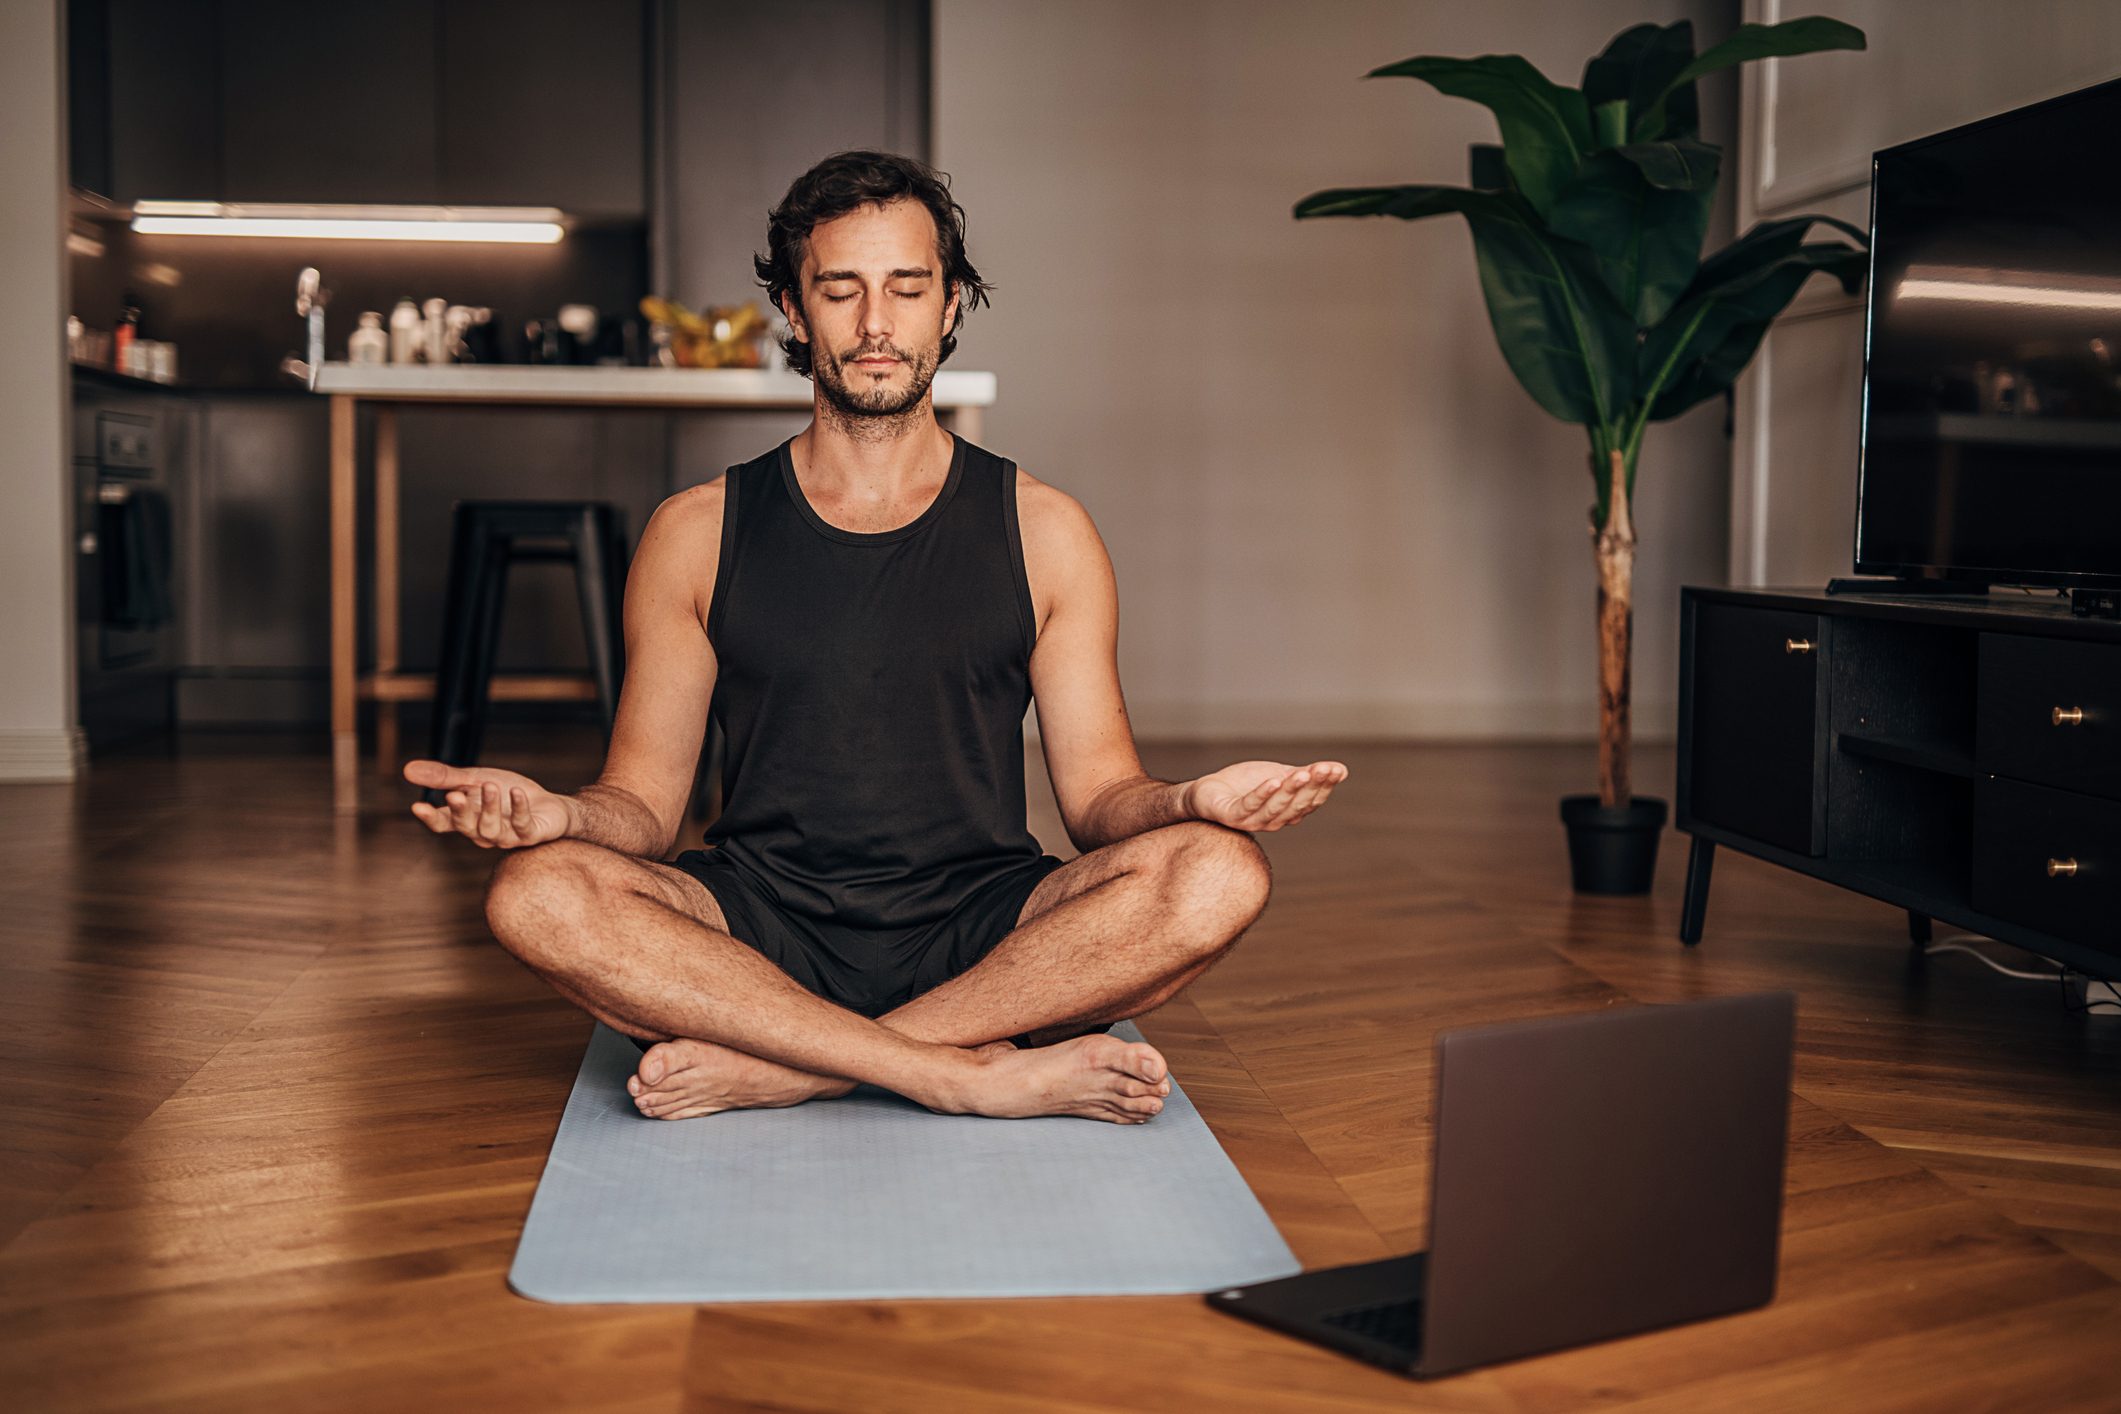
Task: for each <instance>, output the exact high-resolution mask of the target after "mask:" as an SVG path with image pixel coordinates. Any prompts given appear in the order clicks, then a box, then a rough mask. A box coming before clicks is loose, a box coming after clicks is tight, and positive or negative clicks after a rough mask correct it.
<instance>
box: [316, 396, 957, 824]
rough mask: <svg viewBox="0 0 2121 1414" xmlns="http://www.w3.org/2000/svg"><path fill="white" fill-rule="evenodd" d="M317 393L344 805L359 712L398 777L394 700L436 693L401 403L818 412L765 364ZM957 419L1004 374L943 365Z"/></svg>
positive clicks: (501, 677)
mask: <svg viewBox="0 0 2121 1414" xmlns="http://www.w3.org/2000/svg"><path fill="white" fill-rule="evenodd" d="M314 391H315V392H316V393H317V394H320V395H322V396H325V397H328V398H329V399H330V400H331V735H332V799H333V802H334V804H335V805H336V806H337V808H338V809H340V810H354V809H357V808H358V806H359V803H360V736H359V731H358V721H359V718H358V711H359V707H360V703H361V702H362V701H363V700H364V699H365V700H370V701H373V702H375V703H376V704H377V705H378V707H379V708H380V709H381V710H380V711H379V712H378V713H377V716H376V754H377V757H378V759H379V762H380V764H381V766H382V767H383V769H384V771H385V772H386V773H387V774H390V775H392V776H395V775H396V772H397V767H398V761H397V741H398V722H397V714H396V711H395V709H394V704H396V703H399V702H406V701H415V700H420V699H424V698H428V697H431V696H432V695H433V692H434V680H433V677H432V675H431V674H426V673H406V672H400V671H399V670H398V653H399V642H398V410H399V409H400V408H402V407H408V406H436V405H449V406H471V407H478V406H486V407H506V406H515V407H522V406H526V405H530V406H538V407H589V408H628V407H630V408H640V409H644V410H649V411H653V410H657V409H661V410H664V411H692V412H753V411H760V410H780V411H790V412H798V411H808V410H809V409H810V407H811V406H812V404H813V390H812V386H811V383H810V380H809V379H807V378H805V377H803V376H802V375H801V374H797V373H789V372H786V371H783V370H769V369H762V368H622V367H604V366H582V365H554V364H505V363H490V364H451V365H447V366H443V367H429V366H425V365H417V364H416V365H412V366H409V367H408V366H406V365H403V364H350V363H326V364H325V365H324V366H323V367H322V368H320V369H318V370H317V383H316V387H315V389H314ZM931 396H932V398H933V400H934V404H935V408H936V411H937V412H938V413H939V414H940V415H941V420H942V423H943V425H944V426H945V427H947V428H949V429H950V430H951V431H953V432H955V433H956V434H957V435H958V436H960V437H963V438H964V439H965V440H967V441H970V442H977V441H978V440H979V439H980V414H981V413H982V411H983V410H984V409H986V408H987V407H988V406H990V405H991V404H992V403H993V402H994V397H995V378H994V375H993V374H992V373H979V372H963V373H960V372H955V371H952V372H939V373H937V374H936V375H935V382H934V384H933V386H932V389H931ZM363 404H367V405H368V406H369V408H370V411H371V414H372V417H373V428H372V430H373V437H372V438H371V439H370V440H371V444H372V446H373V448H374V453H373V459H374V464H375V517H376V524H375V546H374V556H375V561H374V564H375V577H374V585H375V591H374V592H375V604H374V612H375V616H376V617H375V659H376V661H375V668H374V671H372V672H369V673H365V674H364V673H361V672H359V671H358V666H357V664H356V661H355V656H354V645H355V630H356V627H357V623H356V620H357V615H358V613H359V605H358V604H357V603H356V602H355V599H356V593H355V585H356V570H357V565H356V563H355V557H356V545H357V544H358V531H359V528H360V527H359V514H360V513H359V508H358V506H357V504H356V498H355V487H356V485H357V473H358V471H359V464H358V456H359V451H358V448H359V442H360V439H359V437H358V436H357V435H356V434H357V432H358V429H359V413H360V409H361V406H362V405H363ZM491 695H492V697H493V698H494V699H495V700H496V701H499V700H504V699H505V700H514V701H524V700H539V701H546V700H558V701H593V700H595V696H596V690H595V686H594V684H593V683H592V682H591V681H590V680H589V679H587V678H578V677H572V676H564V677H561V676H511V675H506V674H498V675H496V676H495V677H494V679H493V683H492V687H491Z"/></svg>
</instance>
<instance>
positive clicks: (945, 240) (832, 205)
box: [751, 149, 991, 378]
mask: <svg viewBox="0 0 2121 1414" xmlns="http://www.w3.org/2000/svg"><path fill="white" fill-rule="evenodd" d="M903 197H911V198H913V199H914V200H916V201H918V202H920V203H921V204H922V205H923V206H925V207H927V208H928V214H929V215H931V216H933V217H934V218H935V231H936V244H937V245H938V246H939V247H940V249H939V250H938V251H937V252H936V254H937V256H938V258H939V259H940V261H941V263H942V278H943V282H944V283H943V290H944V295H943V298H944V299H945V301H947V300H948V299H949V291H951V290H952V289H955V290H956V291H957V317H956V318H955V319H953V320H952V321H951V323H950V327H949V328H948V329H946V330H944V331H943V347H942V356H941V357H940V358H939V359H937V364H938V366H940V365H941V364H944V363H947V362H949V361H950V354H951V351H952V350H954V349H956V347H957V330H958V326H959V325H961V324H963V323H964V322H965V311H966V310H968V309H973V308H976V307H977V306H979V305H982V304H985V303H987V292H988V290H989V289H990V288H991V286H989V285H988V284H987V283H986V282H985V281H984V280H982V279H980V277H979V271H977V270H975V269H973V268H972V262H971V261H970V260H967V259H966V258H965V209H964V208H963V207H962V206H959V205H958V204H957V202H956V201H955V200H953V199H952V197H951V195H950V185H949V180H948V179H947V178H946V177H944V176H943V175H942V174H940V173H938V172H937V171H936V170H935V169H934V168H932V167H930V166H929V165H928V164H927V163H925V162H922V161H920V160H919V159H917V158H912V157H904V156H901V155H899V154H898V153H895V152H875V151H871V150H868V149H857V150H854V151H850V152H835V153H833V154H832V155H831V156H830V157H827V158H825V159H824V160H823V161H821V162H819V163H818V164H817V165H816V166H814V167H812V168H811V169H810V170H809V171H807V172H805V173H803V175H802V176H800V177H797V178H796V179H795V182H794V184H793V185H792V186H790V187H789V188H788V194H787V195H786V196H784V197H782V198H781V204H780V205H778V206H776V207H774V208H773V210H772V212H771V213H769V215H768V216H767V226H766V253H765V254H764V255H754V256H753V257H752V258H751V264H752V268H753V270H755V271H756V272H757V274H758V278H759V283H760V284H761V285H764V286H765V287H766V298H767V299H768V300H770V301H772V303H773V307H774V309H775V310H776V311H778V310H779V309H780V307H781V295H782V294H783V293H786V294H787V295H788V296H789V298H790V299H791V301H792V302H793V303H794V305H795V307H796V308H797V309H802V308H803V291H802V284H801V278H802V270H803V246H804V244H805V243H806V242H807V241H808V240H809V239H810V233H811V231H813V230H815V229H816V228H817V225H818V223H819V222H821V221H830V220H832V219H833V218H834V217H836V216H844V215H846V214H847V213H848V212H850V211H854V210H858V209H859V208H861V207H864V206H867V205H870V204H871V203H878V204H881V203H883V202H887V201H897V200H899V199H901V198H903ZM781 349H782V351H783V352H784V353H786V354H787V355H788V366H789V367H790V368H792V369H794V370H795V371H796V372H797V373H800V374H802V375H803V376H804V377H806V378H807V377H809V376H810V345H808V344H806V343H804V342H803V341H802V340H800V339H798V338H796V336H795V330H794V329H793V328H791V329H790V330H789V331H788V333H787V335H786V337H784V338H783V339H782V340H781Z"/></svg>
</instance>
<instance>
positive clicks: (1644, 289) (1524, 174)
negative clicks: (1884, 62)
mask: <svg viewBox="0 0 2121 1414" xmlns="http://www.w3.org/2000/svg"><path fill="white" fill-rule="evenodd" d="M1863 47H1864V38H1863V31H1861V30H1859V29H1857V28H1855V27H1854V26H1853V25H1847V24H1843V23H1842V22H1841V21H1839V20H1833V19H1827V18H1824V17H1822V16H1809V17H1806V18H1803V19H1794V20H1786V21H1784V22H1783V23H1781V24H1775V25H1759V24H1743V25H1740V26H1739V27H1738V29H1737V30H1736V32H1735V33H1733V34H1732V35H1731V37H1730V38H1729V39H1727V40H1725V41H1724V42H1723V43H1721V44H1718V45H1715V46H1714V47H1712V48H1711V49H1709V50H1708V52H1707V53H1704V54H1702V55H1700V56H1699V57H1696V55H1695V53H1694V31H1693V26H1692V25H1691V24H1690V23H1689V22H1688V21H1685V20H1681V21H1679V22H1678V23H1676V24H1671V25H1664V26H1658V25H1654V24H1641V25H1636V26H1634V27H1633V28H1631V29H1627V30H1623V31H1622V32H1621V33H1620V34H1618V35H1616V36H1615V37H1614V39H1613V41H1612V42H1611V43H1610V44H1608V45H1607V46H1606V48H1605V51H1604V52H1603V53H1601V54H1600V55H1598V57H1596V58H1595V59H1592V60H1591V61H1590V62H1589V63H1588V64H1586V65H1585V66H1584V71H1583V84H1582V87H1580V88H1564V87H1563V86H1561V85H1560V84H1557V83H1554V82H1552V81H1551V80H1549V79H1548V78H1547V77H1546V76H1545V75H1544V74H1542V73H1540V71H1539V70H1538V69H1537V68H1535V67H1533V65H1532V64H1530V63H1529V62H1527V61H1526V60H1525V59H1523V58H1522V57H1520V56H1518V55H1515V54H1486V55H1482V56H1480V57H1479V58H1474V59H1451V58H1440V57H1433V56H1426V57H1421V58H1414V59H1406V60H1402V61H1401V62H1399V63H1397V64H1387V65H1385V66H1384V67H1383V68H1379V69H1373V70H1371V71H1370V73H1369V74H1367V75H1365V77H1367V78H1381V77H1404V78H1416V79H1421V80H1422V81H1423V82H1425V83H1428V84H1429V85H1431V86H1432V87H1434V88H1436V89H1437V90H1438V91H1440V92H1442V93H1446V94H1449V95H1451V96H1453V97H1457V98H1469V99H1472V100H1473V101H1474V102H1476V103H1480V104H1483V105H1484V106H1486V107H1487V108H1489V109H1490V110H1492V111H1493V112H1494V114H1495V118H1496V122H1497V125H1498V127H1499V128H1500V130H1501V137H1502V142H1501V143H1500V144H1499V145H1498V144H1490V143H1476V144H1474V146H1473V149H1472V164H1471V172H1470V177H1469V183H1470V184H1469V185H1468V186H1464V187H1448V186H1390V187H1339V188H1334V189H1332V190H1329V191H1321V192H1316V193H1314V194H1312V195H1310V196H1307V197H1305V198H1304V199H1303V200H1302V201H1299V202H1297V203H1296V207H1295V214H1296V216H1297V217H1298V218H1299V219H1301V218H1307V217H1314V216H1397V217H1400V218H1401V219H1403V220H1409V221H1412V220H1419V219H1420V218H1422V217H1424V216H1434V215H1438V214H1440V213H1444V212H1457V213H1458V214H1459V215H1461V216H1464V217H1465V218H1466V224H1467V225H1468V226H1469V227H1470V228H1471V230H1472V235H1473V251H1474V255H1475V257H1476V259H1477V262H1478V265H1479V270H1480V286H1481V291H1482V293H1483V295H1484V296H1485V297H1486V300H1487V307H1488V318H1489V321H1490V322H1491V323H1492V324H1493V326H1494V329H1495V337H1496V340H1497V342H1498V343H1499V344H1500V345H1501V346H1502V355H1503V358H1504V360H1505V361H1507V362H1508V364H1509V366H1510V369H1511V371H1512V372H1513V373H1515V374H1516V375H1517V381H1518V382H1519V383H1521V384H1523V385H1524V389H1525V391H1526V392H1528V393H1530V394H1531V395H1532V398H1533V400H1534V401H1535V402H1537V403H1538V404H1539V405H1540V406H1541V407H1542V408H1544V409H1546V410H1547V412H1549V413H1551V414H1552V415H1553V416H1555V417H1557V418H1560V419H1561V420H1562V421H1564V422H1568V423H1573V424H1576V425H1578V426H1581V427H1582V428H1583V429H1584V430H1585V432H1586V433H1587V434H1588V435H1589V438H1590V470H1591V480H1592V484H1593V486H1594V487H1595V490H1596V500H1595V503H1594V504H1593V505H1592V507H1591V517H1590V518H1591V543H1592V547H1593V551H1594V554H1595V557H1596V561H1597V567H1598V794H1596V795H1580V796H1568V797H1565V798H1564V799H1563V800H1562V803H1561V814H1562V819H1563V821H1564V822H1565V823H1566V825H1567V827H1568V834H1569V858H1570V864H1571V872H1572V874H1573V877H1574V882H1575V887H1576V888H1577V889H1578V890H1579V891H1581V892H1587V893H1641V892H1644V891H1646V890H1647V889H1648V888H1649V886H1650V879H1651V875H1652V872H1653V870H1654V868H1655V865H1656V859H1657V841H1658V837H1659V833H1660V832H1661V831H1662V829H1663V827H1664V821H1665V802H1664V801H1662V800H1659V799H1656V798H1654V797H1649V796H1636V795H1634V794H1633V792H1632V791H1631V789H1630V787H1629V782H1628V743H1629V730H1628V664H1629V657H1630V644H1629V636H1630V631H1631V628H1632V625H1633V602H1632V594H1633V579H1634V556H1635V526H1634V521H1633V519H1632V518H1631V516H1630V513H1629V505H1630V502H1631V500H1632V498H1633V496H1634V490H1635V464H1636V460H1637V456H1638V454H1639V453H1640V451H1641V448H1642V434H1643V431H1644V429H1645V428H1646V427H1647V426H1648V425H1649V424H1650V423H1652V422H1662V421H1665V420H1666V419H1668V418H1672V417H1676V416H1678V415H1679V414H1680V413H1682V412H1685V411H1686V410H1687V409H1688V408H1690V407H1693V406H1694V405H1695V404H1696V403H1699V402H1701V401H1702V400H1703V399H1705V398H1709V397H1713V396H1715V395H1716V394H1718V393H1724V394H1728V393H1729V391H1730V389H1731V386H1732V384H1733V383H1735V382H1736V381H1737V378H1738V375H1739V374H1740V373H1741V372H1743V371H1744V369H1745V366H1746V364H1747V363H1748V362H1749V361H1750V360H1751V359H1752V356H1753V353H1754V351H1755V350H1756V349H1758V348H1759V346H1760V340H1761V338H1762V337H1763V336H1764V335H1765V334H1766V333H1767V329H1768V325H1769V324H1770V323H1771V322H1772V321H1773V320H1774V318H1775V316H1776V315H1778V314H1780V313H1781V312H1782V310H1783V309H1784V307H1786V306H1787V305H1788V304H1789V302H1790V300H1791V299H1792V298H1794V297H1795V296H1796V293H1797V290H1798V287H1799V286H1801V285H1802V284H1803V283H1804V281H1805V279H1806V278H1807V277H1808V276H1810V275H1811V274H1812V273H1813V272H1814V271H1822V270H1823V271H1826V272H1827V273H1829V274H1831V275H1833V276H1835V277H1836V278H1837V279H1839V280H1840V281H1841V285H1842V288H1843V289H1844V290H1846V291H1848V292H1849V293H1851V294H1853V293H1855V292H1856V290H1857V289H1859V288H1860V287H1861V285H1862V281H1863V275H1864V269H1865V265H1866V262H1867V259H1868V255H1867V252H1866V250H1865V249H1864V240H1865V236H1864V233H1863V232H1862V231H1860V230H1858V229H1857V228H1856V227H1854V226H1851V225H1849V224H1848V223H1847V222H1845V221H1838V220H1835V219H1834V218H1833V217H1830V216H1819V215H1805V216H1792V217H1789V218H1787V219H1783V220H1778V221H1763V222H1761V223H1759V224H1758V225H1755V226H1754V227H1753V229H1752V230H1750V231H1747V232H1746V233H1745V234H1744V235H1743V236H1741V237H1739V238H1738V239H1737V240H1735V241H1733V242H1731V244H1729V245H1727V246H1725V247H1724V248H1723V249H1722V250H1720V251H1717V252H1716V253H1715V254H1713V255H1711V256H1709V257H1708V258H1706V259H1703V258H1702V255H1701V242H1702V238H1703V236H1704V235H1705V234H1706V233H1707V230H1708V221H1709V209H1710V207H1711V205H1712V204H1713V203H1714V201H1715V196H1716V180H1717V175H1718V168H1719V166H1720V160H1721V157H1722V150H1721V149H1720V148H1718V147H1717V146H1716V145H1715V144H1713V143H1705V142H1703V141H1701V138H1700V135H1699V133H1700V117H1699V110H1698V108H1697V105H1696V99H1695V92H1694V81H1695V80H1696V79H1698V78H1699V77H1701V76H1702V75H1703V74H1707V73H1711V72H1714V71H1715V70H1718V69H1724V68H1729V67H1731V66H1733V65H1736V64H1741V63H1745V62H1747V61H1749V60H1753V59H1765V58H1770V57H1774V56H1778V55H1792V54H1807V53H1812V52H1814V51H1817V50H1824V49H1861V48H1863ZM1820 222H1823V223H1825V224H1827V225H1829V226H1834V227H1838V228H1839V229H1840V230H1842V231H1844V232H1846V233H1847V234H1848V235H1850V236H1852V237H1854V239H1855V241H1856V244H1854V245H1851V244H1848V243H1846V242H1843V241H1839V240H1824V241H1816V242H1815V241H1807V240H1806V239H1805V236H1806V234H1807V232H1809V231H1810V229H1811V227H1812V226H1813V225H1814V224H1815V223H1820Z"/></svg>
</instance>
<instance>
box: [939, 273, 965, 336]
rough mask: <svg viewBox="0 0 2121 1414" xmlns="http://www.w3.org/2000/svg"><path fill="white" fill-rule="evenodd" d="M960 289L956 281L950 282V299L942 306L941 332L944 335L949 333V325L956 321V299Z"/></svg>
mask: <svg viewBox="0 0 2121 1414" xmlns="http://www.w3.org/2000/svg"><path fill="white" fill-rule="evenodd" d="M961 288H962V287H961V286H960V285H959V284H958V282H957V281H955V280H952V281H951V282H950V299H949V301H948V303H946V304H944V306H943V332H944V333H945V334H947V333H949V332H950V326H951V324H952V323H953V322H955V320H956V319H957V297H958V292H959V291H960V289H961Z"/></svg>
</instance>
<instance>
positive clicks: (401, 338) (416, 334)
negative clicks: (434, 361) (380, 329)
mask: <svg viewBox="0 0 2121 1414" xmlns="http://www.w3.org/2000/svg"><path fill="white" fill-rule="evenodd" d="M421 337H422V326H421V322H420V307H419V306H418V305H416V304H414V303H413V302H412V296H411V295H406V296H405V297H404V298H403V299H401V300H399V301H398V305H397V308H395V309H393V310H392V311H391V312H390V361H391V362H392V363H418V362H419V361H420V343H421Z"/></svg>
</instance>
